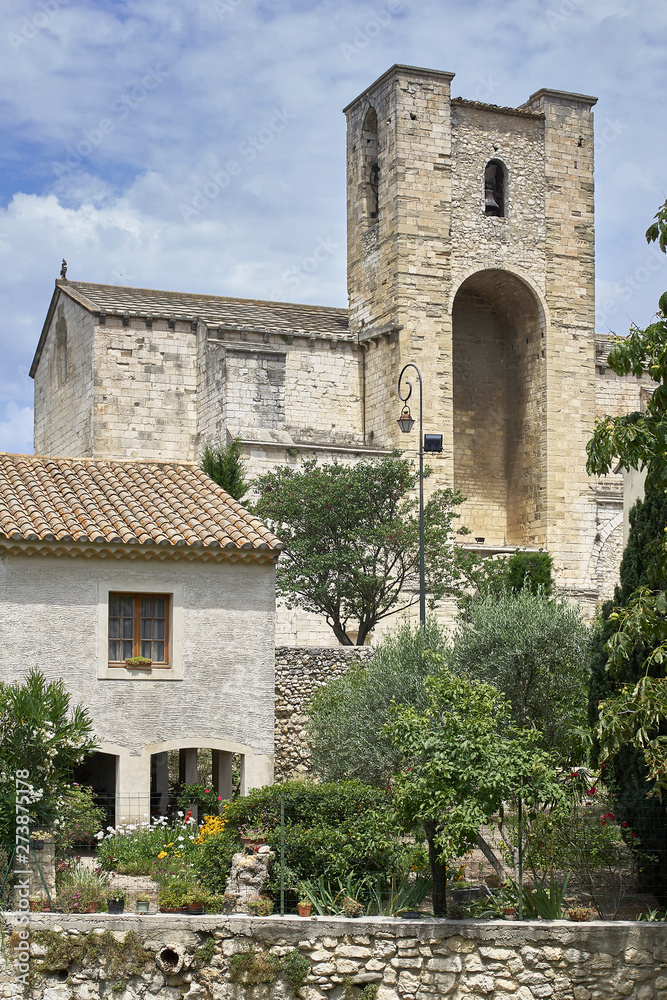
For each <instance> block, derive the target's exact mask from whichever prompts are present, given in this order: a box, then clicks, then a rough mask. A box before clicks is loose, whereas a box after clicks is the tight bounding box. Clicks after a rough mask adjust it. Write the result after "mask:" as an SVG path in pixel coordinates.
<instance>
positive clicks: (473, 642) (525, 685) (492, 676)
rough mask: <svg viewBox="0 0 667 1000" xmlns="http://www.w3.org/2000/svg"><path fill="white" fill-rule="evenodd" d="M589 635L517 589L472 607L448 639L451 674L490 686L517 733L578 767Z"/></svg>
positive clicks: (558, 607) (573, 616)
mask: <svg viewBox="0 0 667 1000" xmlns="http://www.w3.org/2000/svg"><path fill="white" fill-rule="evenodd" d="M588 643H589V630H588V627H587V626H586V624H585V623H584V621H583V619H582V617H581V612H580V611H579V609H578V608H577V607H575V606H573V605H571V604H568V603H567V602H566V601H557V600H553V599H551V598H549V597H547V596H546V595H545V594H543V593H540V592H538V593H533V591H532V589H530V587H524V588H523V589H522V590H519V591H518V592H517V593H513V592H512V591H511V590H500V592H499V593H497V594H493V593H490V594H487V596H486V597H482V598H479V599H478V600H475V601H471V602H469V603H468V605H467V607H466V614H465V616H464V617H463V618H462V619H461V622H460V625H459V626H458V628H457V631H456V633H455V635H454V645H453V649H452V652H451V658H450V661H449V662H450V666H451V669H452V670H454V671H455V672H456V673H459V674H461V675H462V676H465V677H468V678H470V679H473V680H480V681H486V682H487V683H488V684H493V685H494V686H495V687H497V688H498V689H499V690H500V691H502V693H503V694H504V696H505V697H506V698H507V700H508V702H509V704H510V706H511V711H512V718H513V720H514V722H515V723H516V724H517V725H518V726H531V727H533V728H534V729H536V730H538V731H539V732H540V734H541V737H540V738H541V740H542V742H543V745H544V746H545V747H548V748H551V749H554V750H556V751H557V752H558V754H559V756H560V757H561V759H562V760H563V761H564V762H565V761H571V762H572V763H581V760H582V755H583V746H582V740H583V739H584V734H587V733H588V728H587V689H588V677H589V666H588V655H589V652H588Z"/></svg>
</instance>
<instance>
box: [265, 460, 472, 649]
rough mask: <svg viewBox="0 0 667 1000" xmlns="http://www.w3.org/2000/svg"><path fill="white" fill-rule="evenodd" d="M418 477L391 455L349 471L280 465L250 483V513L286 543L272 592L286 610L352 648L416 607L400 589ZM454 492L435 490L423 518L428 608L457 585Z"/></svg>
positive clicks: (413, 563) (413, 540)
mask: <svg viewBox="0 0 667 1000" xmlns="http://www.w3.org/2000/svg"><path fill="white" fill-rule="evenodd" d="M418 481H419V475H418V473H417V472H415V470H414V469H413V467H412V465H411V463H410V462H409V461H408V460H407V459H405V458H401V457H400V452H395V453H394V454H393V456H387V457H385V458H382V459H379V460H371V459H368V460H364V461H361V462H358V463H357V464H356V465H353V466H344V465H339V464H338V463H336V462H334V463H331V464H323V465H317V464H316V462H315V461H314V460H311V461H306V462H304V464H303V467H302V468H301V469H300V470H295V469H292V468H289V467H281V468H278V469H274V470H273V471H272V472H267V473H265V474H264V475H263V476H259V477H258V479H256V480H255V482H254V484H253V485H254V486H255V487H256V489H257V491H258V494H259V499H258V501H257V502H256V504H255V505H254V512H255V513H256V514H257V515H258V516H259V517H260V518H262V520H264V521H265V522H266V523H268V525H269V526H270V527H271V529H272V530H273V531H275V533H276V534H277V535H278V537H279V538H280V539H281V540H282V541H283V543H284V544H285V554H284V556H283V558H281V561H280V564H279V566H278V576H277V584H278V593H279V594H280V595H281V596H282V597H283V598H284V599H285V601H286V602H287V605H288V607H291V608H294V607H301V608H304V609H305V610H306V611H311V612H314V613H315V614H321V615H324V618H325V620H326V622H327V624H328V625H329V626H330V627H331V628H332V629H333V632H334V634H335V636H336V638H337V639H338V641H339V642H340V643H341V644H342V645H344V646H350V645H353V638H352V637H351V636H350V634H349V632H350V630H351V631H353V632H356V643H357V645H359V646H361V645H363V644H364V640H365V639H366V636H367V635H368V633H369V632H370V631H371V630H372V629H373V628H374V627H375V626H376V625H377V623H378V622H379V621H381V620H382V619H383V618H386V617H387V616H388V615H393V614H396V613H397V612H399V611H402V610H405V609H406V608H408V607H410V606H411V605H412V604H414V603H416V601H418V599H419V596H418V594H412V593H409V592H408V591H407V590H406V587H405V585H406V583H409V582H411V580H412V578H413V577H415V576H416V574H417V572H418V565H419V518H418V501H417V499H416V497H415V496H414V493H413V491H414V488H415V486H416V485H417V483H418ZM462 500H463V498H462V497H461V495H460V494H459V493H455V492H453V491H452V490H437V491H435V492H434V493H433V494H432V495H431V498H430V499H429V501H428V503H427V504H426V507H425V510H424V524H425V553H426V578H427V580H426V583H427V590H428V592H429V594H430V598H431V601H432V602H434V601H435V600H437V599H438V598H440V597H442V596H443V595H444V594H445V593H448V592H454V590H455V588H456V582H457V581H458V580H459V579H460V577H461V571H460V568H459V566H458V564H457V547H456V546H455V544H454V541H453V538H452V524H453V522H454V519H455V518H457V517H458V514H456V512H455V508H456V507H457V506H458V505H459V504H460V503H461V502H462Z"/></svg>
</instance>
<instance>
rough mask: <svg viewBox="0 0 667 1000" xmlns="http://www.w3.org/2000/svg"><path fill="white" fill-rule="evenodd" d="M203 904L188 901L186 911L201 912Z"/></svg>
mask: <svg viewBox="0 0 667 1000" xmlns="http://www.w3.org/2000/svg"><path fill="white" fill-rule="evenodd" d="M203 912H204V904H203V903H188V913H203Z"/></svg>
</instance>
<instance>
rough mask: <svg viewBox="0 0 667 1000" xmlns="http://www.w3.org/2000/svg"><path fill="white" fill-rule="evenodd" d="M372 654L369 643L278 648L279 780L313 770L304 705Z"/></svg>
mask: <svg viewBox="0 0 667 1000" xmlns="http://www.w3.org/2000/svg"><path fill="white" fill-rule="evenodd" d="M372 655H373V650H372V649H370V648H369V647H367V646H339V647H337V648H333V649H318V648H310V649H294V648H290V647H278V648H277V649H276V707H275V720H276V721H275V751H274V752H275V780H276V781H284V780H286V779H288V778H297V777H299V776H303V775H305V774H307V773H308V771H309V770H310V753H309V751H308V741H307V738H306V729H305V726H306V715H305V708H306V706H307V704H308V702H309V701H310V700H311V699H312V697H313V695H314V694H315V692H316V691H317V689H318V688H320V687H322V685H323V684H326V683H327V681H330V680H331V679H332V678H333V677H340V676H341V675H342V674H343V673H345V671H346V670H347V669H348V668H349V666H350V664H351V663H355V662H359V661H362V662H366V661H367V660H368V659H369V657H371V656H372Z"/></svg>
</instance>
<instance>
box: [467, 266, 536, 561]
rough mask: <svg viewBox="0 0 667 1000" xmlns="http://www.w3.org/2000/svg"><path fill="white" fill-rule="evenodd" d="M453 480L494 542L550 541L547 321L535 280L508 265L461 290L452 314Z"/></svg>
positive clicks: (476, 528) (478, 526)
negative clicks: (547, 511)
mask: <svg viewBox="0 0 667 1000" xmlns="http://www.w3.org/2000/svg"><path fill="white" fill-rule="evenodd" d="M452 325H453V331H452V341H453V373H454V392H453V395H454V486H455V488H456V489H458V490H460V491H461V492H462V493H463V495H464V496H465V497H466V498H467V503H466V505H465V508H464V519H465V522H466V523H467V525H468V527H469V528H470V529H471V530H472V532H473V536H474V537H475V538H478V539H479V538H483V539H484V542H485V544H490V545H540V544H542V543H543V541H544V509H543V497H544V492H545V491H544V486H545V460H546V448H545V390H544V353H545V331H546V323H545V317H544V311H543V309H542V306H541V304H540V302H539V300H538V298H537V296H536V295H535V293H534V292H533V290H532V289H531V288H530V287H529V285H528V284H527V283H526V282H525V281H523V280H522V279H521V278H519V277H517V275H515V274H512V273H511V272H509V271H503V270H501V269H500V268H492V269H491V268H490V269H488V270H484V271H478V272H477V273H476V274H473V275H471V276H470V277H469V278H467V279H466V280H465V281H464V282H463V283H462V285H461V286H460V288H459V289H458V291H457V293H456V296H455V299H454V306H453V313H452Z"/></svg>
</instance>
